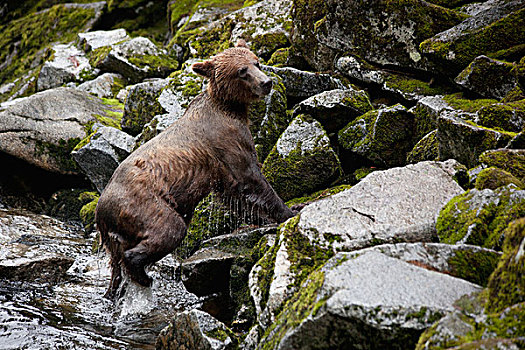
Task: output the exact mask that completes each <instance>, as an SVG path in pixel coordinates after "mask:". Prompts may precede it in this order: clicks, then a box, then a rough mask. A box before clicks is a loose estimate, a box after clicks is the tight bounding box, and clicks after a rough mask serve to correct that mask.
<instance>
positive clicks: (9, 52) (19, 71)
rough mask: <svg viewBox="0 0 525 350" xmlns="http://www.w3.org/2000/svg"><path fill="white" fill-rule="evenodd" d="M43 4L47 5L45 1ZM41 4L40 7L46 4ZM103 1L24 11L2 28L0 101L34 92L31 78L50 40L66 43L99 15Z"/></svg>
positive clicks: (96, 19)
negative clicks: (4, 84) (4, 88)
mask: <svg viewBox="0 0 525 350" xmlns="http://www.w3.org/2000/svg"><path fill="white" fill-rule="evenodd" d="M46 5H47V4H46ZM46 5H41V6H44V7H45V6H46ZM105 5H106V3H105V2H95V3H89V4H87V3H86V4H74V3H69V4H58V5H56V6H53V7H50V8H44V9H42V10H41V11H38V12H34V11H33V12H32V13H28V14H26V13H25V12H24V11H22V12H21V14H23V15H24V16H23V17H22V18H19V19H17V20H14V21H12V22H10V23H9V24H8V25H6V26H3V28H2V37H3V39H2V41H1V42H0V52H1V54H0V85H2V84H3V83H5V82H7V83H10V87H9V88H8V89H7V91H5V90H4V91H2V93H0V101H2V102H3V101H6V100H11V99H14V98H16V97H19V96H27V95H30V94H32V93H34V92H35V85H36V84H35V80H36V76H37V75H38V71H39V69H40V67H41V66H42V63H43V56H44V53H45V50H46V48H47V47H48V45H49V44H50V43H52V42H60V43H68V42H70V41H73V40H74V39H75V37H76V35H77V33H78V32H80V31H88V30H90V29H91V28H93V26H94V24H95V23H96V22H97V21H98V20H99V19H100V18H101V15H102V13H103V9H104V7H105Z"/></svg>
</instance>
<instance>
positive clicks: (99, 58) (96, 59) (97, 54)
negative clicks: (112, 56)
mask: <svg viewBox="0 0 525 350" xmlns="http://www.w3.org/2000/svg"><path fill="white" fill-rule="evenodd" d="M110 52H111V46H102V47H98V48H96V49H94V50H93V51H91V52H90V53H89V64H90V65H91V66H92V67H99V66H100V64H101V63H102V62H103V61H104V60H105V59H106V57H108V55H109V53H110Z"/></svg>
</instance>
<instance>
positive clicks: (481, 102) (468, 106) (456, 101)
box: [443, 92, 498, 113]
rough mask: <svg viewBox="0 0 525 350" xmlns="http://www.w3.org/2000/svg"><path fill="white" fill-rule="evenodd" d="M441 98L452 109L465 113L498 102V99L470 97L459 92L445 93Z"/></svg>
mask: <svg viewBox="0 0 525 350" xmlns="http://www.w3.org/2000/svg"><path fill="white" fill-rule="evenodd" d="M443 100H444V101H445V102H446V103H447V104H448V105H449V106H450V107H452V108H453V109H457V110H459V111H463V112H467V113H476V112H477V111H479V110H480V109H482V108H483V107H489V106H491V105H493V104H495V103H498V100H495V99H490V98H478V99H470V98H467V97H466V96H465V94H463V93H461V92H456V93H454V94H449V95H445V96H443Z"/></svg>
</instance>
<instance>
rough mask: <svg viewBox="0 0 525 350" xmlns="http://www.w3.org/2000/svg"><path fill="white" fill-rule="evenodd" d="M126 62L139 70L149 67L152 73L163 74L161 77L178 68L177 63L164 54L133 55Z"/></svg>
mask: <svg viewBox="0 0 525 350" xmlns="http://www.w3.org/2000/svg"><path fill="white" fill-rule="evenodd" d="M128 60H129V61H130V62H131V63H133V64H134V65H136V66H137V67H139V68H145V67H149V68H150V69H151V70H153V71H157V72H160V73H163V75H167V74H169V72H171V71H175V70H177V69H178V68H179V62H178V61H176V60H174V59H173V58H171V57H169V56H167V55H164V54H160V55H135V56H132V57H130V58H129V59H128Z"/></svg>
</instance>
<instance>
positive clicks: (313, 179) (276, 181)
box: [262, 115, 342, 201]
mask: <svg viewBox="0 0 525 350" xmlns="http://www.w3.org/2000/svg"><path fill="white" fill-rule="evenodd" d="M297 118H299V119H301V120H302V121H303V122H308V118H307V117H306V116H304V115H300V116H298V117H297ZM305 118H306V119H305ZM318 126H319V127H320V125H318ZM322 137H324V133H323V134H322V135H320V136H319V139H318V140H320V139H321V138H322ZM314 144H316V145H317V146H316V147H315V148H314V149H313V150H311V151H306V152H304V154H303V152H302V149H301V141H299V142H298V144H297V146H296V148H295V149H294V150H292V151H291V152H290V153H289V154H287V155H286V156H285V157H283V156H281V155H280V154H279V152H278V151H277V146H275V147H274V148H273V149H272V151H271V152H270V154H269V155H268V157H267V158H266V160H265V161H264V165H263V168H262V170H263V174H264V176H265V177H266V178H267V179H268V181H269V182H270V184H271V185H272V187H273V188H274V189H275V190H276V191H277V193H278V194H279V195H280V196H281V198H283V200H285V201H286V200H290V199H292V198H294V197H298V196H302V195H304V194H306V193H308V192H312V191H315V190H317V189H319V187H321V186H326V185H330V183H332V182H333V181H334V180H336V179H337V178H338V177H339V176H341V174H342V170H341V166H340V164H339V159H338V158H337V156H336V154H335V152H333V150H332V149H331V148H329V146H327V145H324V146H320V145H319V143H318V141H317V142H314Z"/></svg>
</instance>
